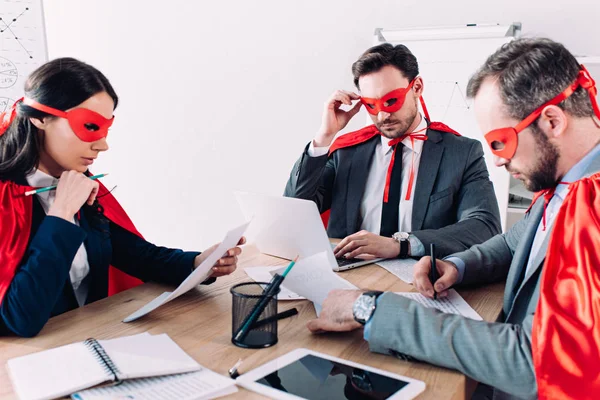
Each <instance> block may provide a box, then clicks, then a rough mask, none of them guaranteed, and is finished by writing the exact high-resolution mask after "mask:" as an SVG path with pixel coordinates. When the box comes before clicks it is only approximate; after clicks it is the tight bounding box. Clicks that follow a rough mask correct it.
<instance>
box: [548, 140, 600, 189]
mask: <svg viewBox="0 0 600 400" xmlns="http://www.w3.org/2000/svg"><path fill="white" fill-rule="evenodd" d="M599 156H600V144H597V145H596V147H594V148H593V149H592V150H591V151H590V152H589V153H587V154H586V155H585V156H584V157H583V158H582V159H581V160H579V162H578V163H577V164H575V165H573V167H571V169H570V170H569V172H567V173H566V174H565V176H564V177H563V178H562V179H561V181H562V182H568V183H572V182H575V181H578V180H579V179H581V178H583V177H584V176H585V175H586V172H587V169H588V167H589V166H590V164H591V163H592V161H593V160H594V159H595V158H596V157H599ZM568 190H569V185H558V186H557V187H556V191H555V192H554V194H555V195H557V196H559V197H560V198H561V200H564V198H565V196H566V195H567V192H568Z"/></svg>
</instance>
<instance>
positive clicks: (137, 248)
mask: <svg viewBox="0 0 600 400" xmlns="http://www.w3.org/2000/svg"><path fill="white" fill-rule="evenodd" d="M19 183H25V182H24V181H23V182H19ZM91 211H92V209H91V207H88V206H84V207H83V208H82V212H81V213H80V215H81V218H80V221H79V223H80V226H77V225H75V224H73V223H70V222H68V221H65V220H63V219H61V218H57V217H52V216H46V214H45V213H44V210H43V208H42V206H41V204H40V203H39V201H38V199H37V198H34V199H33V217H32V224H31V225H32V226H31V234H30V237H29V245H28V249H27V252H26V254H25V256H24V257H23V260H22V262H21V265H20V266H19V269H18V270H17V272H16V275H15V277H14V279H13V281H12V282H11V285H10V287H9V288H8V291H7V292H6V294H5V297H4V299H3V301H2V304H0V333H1V334H7V333H14V334H16V335H19V336H25V337H31V336H35V335H37V334H38V333H39V332H40V331H41V329H42V328H43V327H44V325H45V324H46V322H48V319H49V318H50V317H53V316H55V315H58V314H62V313H64V312H66V311H69V310H72V309H75V308H77V307H78V304H77V301H76V299H75V294H74V291H73V286H72V285H71V281H70V278H69V270H70V269H71V264H72V262H73V259H74V257H75V254H76V253H77V250H78V249H79V247H80V246H81V244H82V243H83V244H84V245H85V248H86V251H87V255H88V262H89V265H90V272H89V274H88V276H87V277H86V278H85V279H86V280H89V292H88V296H87V299H86V304H88V303H91V302H94V301H96V300H99V299H102V298H105V297H106V296H107V295H108V268H109V265H113V266H115V267H116V268H119V269H120V270H122V271H124V272H126V273H128V274H130V275H132V276H135V277H136V278H139V279H141V280H143V281H157V282H162V283H167V284H170V285H179V284H180V283H181V282H182V281H183V280H184V279H185V278H186V277H187V276H188V275H189V274H190V272H191V271H192V268H193V266H194V258H195V257H196V256H197V255H198V254H200V253H198V252H184V251H181V250H176V249H168V248H164V247H157V246H155V245H153V244H152V243H149V242H147V241H145V240H143V239H141V238H139V237H138V236H136V235H134V234H133V233H130V232H129V231H127V230H125V229H123V228H121V227H120V226H118V225H116V224H114V223H112V222H110V221H109V220H107V219H104V221H100V220H98V218H94V216H93V214H92V212H91ZM7 239H8V238H3V240H7ZM212 281H214V279H213V280H211V281H207V282H206V283H210V282H212Z"/></svg>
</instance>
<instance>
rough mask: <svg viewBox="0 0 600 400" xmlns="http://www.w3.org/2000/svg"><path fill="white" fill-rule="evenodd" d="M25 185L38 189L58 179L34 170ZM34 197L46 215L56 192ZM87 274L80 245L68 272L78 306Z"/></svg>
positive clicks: (83, 299) (85, 284)
mask: <svg viewBox="0 0 600 400" xmlns="http://www.w3.org/2000/svg"><path fill="white" fill-rule="evenodd" d="M27 183H28V184H29V186H32V187H36V188H40V187H46V186H52V185H57V184H58V179H56V178H54V177H52V176H50V175H48V174H46V173H44V172H42V171H40V170H35V171H34V172H33V173H32V174H30V175H29V176H27ZM36 196H37V198H38V200H39V201H40V203H41V205H42V208H43V209H44V212H45V213H46V214H48V210H50V207H51V206H52V204H53V203H54V199H55V198H56V190H51V191H49V192H44V193H38V194H36ZM71 222H73V223H74V224H76V225H78V226H79V222H78V221H77V220H76V219H75V218H73V220H72V221H71ZM89 272H90V265H89V263H88V257H87V251H86V250H85V246H84V245H83V244H82V245H81V247H79V250H77V254H75V258H74V259H73V263H72V264H71V269H70V270H69V277H70V279H71V284H72V285H73V290H74V292H75V298H76V299H77V303H78V304H79V306H83V305H84V304H85V300H86V298H87V294H88V283H87V281H84V279H85V277H86V276H87V275H88V274H89Z"/></svg>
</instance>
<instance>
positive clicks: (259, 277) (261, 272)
mask: <svg viewBox="0 0 600 400" xmlns="http://www.w3.org/2000/svg"><path fill="white" fill-rule="evenodd" d="M278 269H281V265H277V266H270V267H248V268H244V272H245V273H246V275H248V276H249V277H250V279H252V280H253V281H254V282H270V281H271V279H272V278H273V275H272V274H271V272H273V273H274V272H275V271H277V270H278ZM284 282H285V281H284ZM279 289H280V291H279V294H278V295H277V300H304V297H302V296H300V295H299V294H297V293H294V292H292V291H291V290H289V289H288V288H286V287H285V284H282V285H281V286H279Z"/></svg>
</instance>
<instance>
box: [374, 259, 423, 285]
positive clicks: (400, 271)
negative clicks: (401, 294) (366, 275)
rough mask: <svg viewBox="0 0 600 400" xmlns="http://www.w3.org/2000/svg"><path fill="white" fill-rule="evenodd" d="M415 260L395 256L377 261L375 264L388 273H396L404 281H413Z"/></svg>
mask: <svg viewBox="0 0 600 400" xmlns="http://www.w3.org/2000/svg"><path fill="white" fill-rule="evenodd" d="M416 263H417V260H413V259H412V258H396V259H393V260H384V261H377V263H376V265H379V266H380V267H381V268H383V269H385V270H386V271H388V272H389V273H392V274H394V275H396V276H397V277H398V278H400V279H402V280H403V281H404V282H406V283H413V267H414V266H415V264H416Z"/></svg>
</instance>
